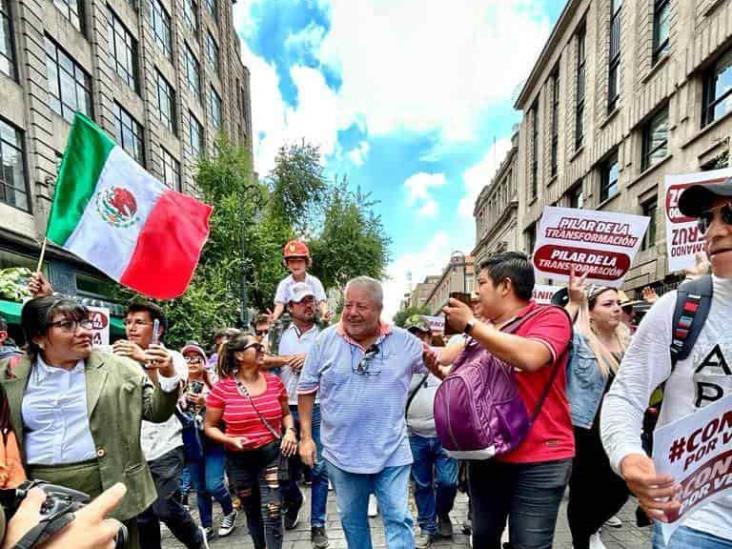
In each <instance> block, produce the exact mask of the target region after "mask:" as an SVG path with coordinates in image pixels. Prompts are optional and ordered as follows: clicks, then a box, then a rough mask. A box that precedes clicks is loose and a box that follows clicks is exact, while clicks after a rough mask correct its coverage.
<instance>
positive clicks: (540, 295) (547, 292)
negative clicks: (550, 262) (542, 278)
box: [532, 284, 562, 305]
mask: <svg viewBox="0 0 732 549" xmlns="http://www.w3.org/2000/svg"><path fill="white" fill-rule="evenodd" d="M561 289H562V286H549V285H548V284H535V285H534V291H533V292H532V297H533V298H534V301H536V302H537V303H543V304H544V305H548V304H549V303H551V302H552V297H553V296H554V294H556V293H557V292H558V291H559V290H561Z"/></svg>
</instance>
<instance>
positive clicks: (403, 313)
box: [394, 306, 430, 328]
mask: <svg viewBox="0 0 732 549" xmlns="http://www.w3.org/2000/svg"><path fill="white" fill-rule="evenodd" d="M429 314H430V310H429V309H428V308H427V307H425V306H422V307H407V308H406V309H399V310H398V311H397V312H396V314H395V315H394V324H396V325H397V326H399V327H400V328H404V324H406V322H407V319H408V318H409V317H410V316H412V315H429Z"/></svg>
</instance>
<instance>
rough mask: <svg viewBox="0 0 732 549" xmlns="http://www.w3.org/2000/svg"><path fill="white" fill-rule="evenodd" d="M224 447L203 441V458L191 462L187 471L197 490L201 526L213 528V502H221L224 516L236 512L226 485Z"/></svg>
mask: <svg viewBox="0 0 732 549" xmlns="http://www.w3.org/2000/svg"><path fill="white" fill-rule="evenodd" d="M224 462H225V458H224V447H223V446H221V445H220V444H215V443H213V442H211V441H210V440H209V439H207V438H204V440H203V457H202V458H201V459H200V460H196V461H189V462H188V463H187V464H186V469H187V470H188V472H189V475H190V479H191V482H192V483H193V487H194V488H195V489H196V503H197V504H198V514H199V516H200V518H201V526H203V527H204V528H209V527H211V525H212V523H213V517H212V515H213V500H214V499H215V500H216V501H218V502H219V505H221V510H222V511H223V512H224V515H229V514H231V512H232V511H233V510H234V506H233V504H232V502H231V496H230V495H229V491H228V490H227V489H226V485H225V484H224Z"/></svg>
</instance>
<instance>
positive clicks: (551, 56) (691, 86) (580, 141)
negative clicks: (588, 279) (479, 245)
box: [515, 0, 732, 290]
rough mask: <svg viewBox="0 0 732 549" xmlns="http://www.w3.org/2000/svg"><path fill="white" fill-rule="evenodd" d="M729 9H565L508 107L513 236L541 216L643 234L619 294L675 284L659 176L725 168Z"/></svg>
mask: <svg viewBox="0 0 732 549" xmlns="http://www.w3.org/2000/svg"><path fill="white" fill-rule="evenodd" d="M731 48H732V1H730V0H695V1H681V0H639V1H629V0H625V1H622V0H569V1H568V2H567V5H566V6H565V8H564V11H563V12H562V14H561V16H560V18H559V20H558V22H557V24H556V25H555V27H554V30H553V31H552V33H551V36H550V37H549V39H548V41H547V43H546V45H545V47H544V49H543V51H542V52H541V54H540V56H539V59H538V61H537V62H536V64H535V66H534V67H533V69H532V71H531V73H530V74H529V75H528V79H527V81H526V83H525V85H524V86H523V89H522V91H521V93H520V95H519V96H518V99H517V101H516V104H515V106H516V108H517V109H519V110H520V111H522V113H523V119H522V122H521V125H520V130H519V139H518V154H517V160H516V163H517V166H518V181H517V191H518V225H519V227H520V230H521V232H522V245H523V246H522V247H523V248H524V249H525V250H527V251H528V250H531V249H532V248H533V244H534V242H535V227H536V223H537V221H538V220H539V218H540V217H541V213H542V209H543V207H544V206H545V205H560V206H570V207H585V208H592V209H597V210H609V211H620V212H629V213H637V214H642V215H647V216H649V217H651V224H650V227H649V230H648V233H647V235H646V239H645V241H644V242H643V246H642V249H641V251H640V253H639V254H638V256H636V260H635V264H634V268H633V269H632V270H631V272H630V273H629V275H628V277H627V278H626V286H627V288H628V289H631V290H633V289H635V290H637V289H639V288H641V287H642V286H645V285H648V284H654V285H662V284H669V285H673V284H674V283H675V282H676V281H677V280H678V277H677V276H676V275H674V274H672V273H669V272H667V266H666V255H665V226H664V214H663V200H664V196H663V191H664V186H663V185H664V183H663V182H664V176H665V175H667V174H676V173H686V172H694V171H700V170H705V169H713V168H720V167H726V166H727V165H728V158H729V148H730V134H732V49H731Z"/></svg>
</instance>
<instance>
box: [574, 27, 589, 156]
mask: <svg viewBox="0 0 732 549" xmlns="http://www.w3.org/2000/svg"><path fill="white" fill-rule="evenodd" d="M586 36H587V33H586V31H585V27H584V25H583V26H582V28H580V30H579V31H578V32H577V37H576V41H577V97H576V98H575V107H574V148H575V150H577V149H579V148H580V147H581V146H582V143H583V141H584V138H585V123H584V118H585V62H586V60H587V59H586V57H585V38H586Z"/></svg>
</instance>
